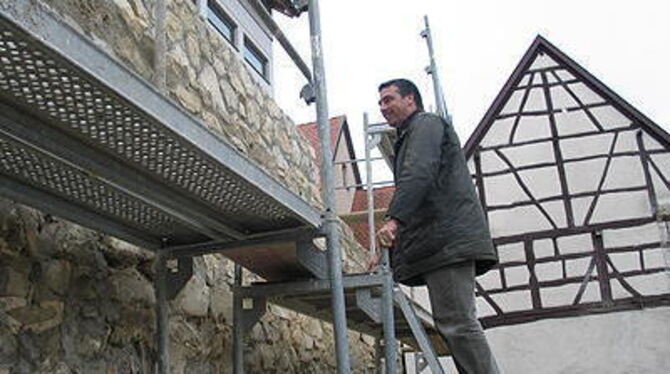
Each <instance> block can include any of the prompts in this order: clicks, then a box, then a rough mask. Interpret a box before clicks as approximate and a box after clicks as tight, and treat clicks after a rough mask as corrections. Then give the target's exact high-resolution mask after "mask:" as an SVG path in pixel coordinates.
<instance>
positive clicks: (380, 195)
mask: <svg viewBox="0 0 670 374" xmlns="http://www.w3.org/2000/svg"><path fill="white" fill-rule="evenodd" d="M372 191H373V196H374V208H375V210H376V209H386V208H388V206H389V204H390V203H391V199H393V193H394V192H395V186H385V187H377V188H375V189H373V190H372ZM367 209H368V191H367V190H356V193H355V195H354V201H353V202H352V203H351V211H352V212H361V211H364V210H367Z"/></svg>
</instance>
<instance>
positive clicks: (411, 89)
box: [378, 78, 423, 110]
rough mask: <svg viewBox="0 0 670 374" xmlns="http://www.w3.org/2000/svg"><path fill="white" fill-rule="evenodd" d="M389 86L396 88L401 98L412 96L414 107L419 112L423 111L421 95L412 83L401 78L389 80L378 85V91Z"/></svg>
mask: <svg viewBox="0 0 670 374" xmlns="http://www.w3.org/2000/svg"><path fill="white" fill-rule="evenodd" d="M390 86H396V87H398V93H399V94H400V96H402V97H405V96H407V95H409V94H412V96H414V102H415V103H416V107H417V108H418V109H419V110H423V100H422V99H421V93H420V92H419V89H418V88H416V85H415V84H414V83H412V81H410V80H409V79H403V78H399V79H391V80H390V81H386V82H384V83H382V84H380V85H379V89H378V91H381V90H383V89H384V88H387V87H390Z"/></svg>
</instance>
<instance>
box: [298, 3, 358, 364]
mask: <svg viewBox="0 0 670 374" xmlns="http://www.w3.org/2000/svg"><path fill="white" fill-rule="evenodd" d="M308 10H309V29H310V37H311V45H312V65H313V80H312V82H313V84H314V91H315V93H316V116H317V123H318V125H319V135H320V138H321V151H322V155H321V156H322V157H321V171H322V174H323V192H324V194H323V195H324V196H323V197H324V202H325V205H326V209H325V212H324V217H323V218H324V231H325V234H326V242H327V248H328V265H329V266H328V267H329V270H330V287H331V292H332V306H333V324H334V327H335V348H336V354H337V371H338V373H349V371H350V370H351V365H350V363H349V341H348V338H347V318H346V312H345V303H344V288H343V283H342V255H341V254H340V238H339V231H338V227H337V224H338V223H337V216H336V214H335V185H334V176H333V164H332V162H333V156H332V150H331V149H330V124H329V120H328V98H327V95H326V76H325V69H324V64H323V50H322V46H321V20H320V14H319V2H318V0H309V5H308Z"/></svg>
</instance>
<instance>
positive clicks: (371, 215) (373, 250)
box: [363, 113, 377, 257]
mask: <svg viewBox="0 0 670 374" xmlns="http://www.w3.org/2000/svg"><path fill="white" fill-rule="evenodd" d="M363 128H364V130H365V138H364V139H365V175H366V177H365V181H366V187H367V189H368V190H367V197H368V237H369V239H370V256H371V257H372V256H375V255H376V254H377V240H376V239H375V235H376V233H375V231H376V230H375V200H374V199H375V198H374V190H373V189H372V160H371V158H372V157H371V155H370V153H371V151H372V147H373V139H372V138H371V136H370V121H369V119H368V114H367V113H363Z"/></svg>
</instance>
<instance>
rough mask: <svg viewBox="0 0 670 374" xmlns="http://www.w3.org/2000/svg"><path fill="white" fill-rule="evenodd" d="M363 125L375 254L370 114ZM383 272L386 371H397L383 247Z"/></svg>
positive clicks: (370, 232) (389, 276)
mask: <svg viewBox="0 0 670 374" xmlns="http://www.w3.org/2000/svg"><path fill="white" fill-rule="evenodd" d="M363 126H364V128H365V171H366V174H367V176H366V182H367V183H366V184H367V189H368V190H367V197H368V235H369V236H370V255H371V256H374V255H375V254H376V251H377V243H376V239H375V232H376V230H375V209H374V189H373V188H372V161H371V151H372V148H373V147H374V139H372V138H371V137H370V123H369V120H368V114H367V113H364V114H363ZM381 265H382V266H381V270H382V274H383V275H384V284H383V286H382V303H381V308H382V310H381V316H382V329H383V333H384V357H385V361H386V372H387V373H396V366H397V351H396V338H395V321H394V316H393V274H392V272H391V261H390V256H389V250H388V249H387V248H382V263H381Z"/></svg>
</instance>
